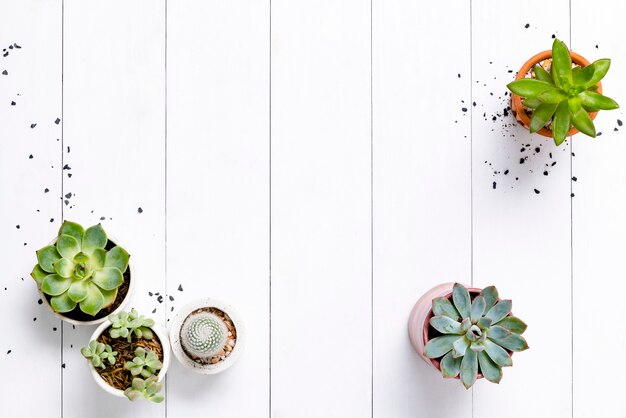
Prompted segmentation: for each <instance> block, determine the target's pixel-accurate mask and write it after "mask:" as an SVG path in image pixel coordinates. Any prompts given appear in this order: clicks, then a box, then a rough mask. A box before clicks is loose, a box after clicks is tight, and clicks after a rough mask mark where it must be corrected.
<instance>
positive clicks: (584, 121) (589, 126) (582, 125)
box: [572, 107, 596, 138]
mask: <svg viewBox="0 0 626 418" xmlns="http://www.w3.org/2000/svg"><path fill="white" fill-rule="evenodd" d="M572 124H573V125H574V127H575V128H576V129H578V130H579V131H580V132H582V133H584V134H585V135H589V136H590V137H592V138H595V137H596V127H595V126H594V125H593V121H592V120H591V117H589V113H587V111H586V110H585V109H583V108H582V107H581V108H580V109H578V111H576V112H575V113H572Z"/></svg>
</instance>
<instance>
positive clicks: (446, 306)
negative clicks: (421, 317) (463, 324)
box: [433, 298, 461, 321]
mask: <svg viewBox="0 0 626 418" xmlns="http://www.w3.org/2000/svg"><path fill="white" fill-rule="evenodd" d="M433 313H434V314H435V315H437V316H444V315H445V316H447V317H450V318H452V319H454V320H455V321H458V320H459V319H461V315H459V312H458V311H457V310H456V308H455V307H454V305H452V303H451V302H450V301H449V300H448V299H447V298H435V299H433Z"/></svg>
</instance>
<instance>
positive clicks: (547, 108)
mask: <svg viewBox="0 0 626 418" xmlns="http://www.w3.org/2000/svg"><path fill="white" fill-rule="evenodd" d="M557 106H558V105H557V104H555V103H543V104H541V105H540V106H539V107H537V109H535V111H534V112H533V115H532V117H531V118H530V133H535V132H537V131H538V130H540V129H541V128H543V127H545V126H546V123H548V121H549V120H551V119H552V116H553V115H554V112H555V111H556V107H557Z"/></svg>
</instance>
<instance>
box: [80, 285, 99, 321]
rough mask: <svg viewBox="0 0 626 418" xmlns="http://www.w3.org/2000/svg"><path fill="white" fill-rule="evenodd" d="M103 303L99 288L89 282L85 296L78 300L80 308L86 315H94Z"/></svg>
mask: <svg viewBox="0 0 626 418" xmlns="http://www.w3.org/2000/svg"><path fill="white" fill-rule="evenodd" d="M103 304H104V298H103V297H102V293H101V292H100V289H98V286H96V285H94V284H93V283H90V284H89V286H88V289H87V297H86V298H85V300H83V301H82V302H80V310H81V311H83V312H85V313H86V314H87V315H91V316H95V315H96V314H97V313H98V312H100V309H102V305H103Z"/></svg>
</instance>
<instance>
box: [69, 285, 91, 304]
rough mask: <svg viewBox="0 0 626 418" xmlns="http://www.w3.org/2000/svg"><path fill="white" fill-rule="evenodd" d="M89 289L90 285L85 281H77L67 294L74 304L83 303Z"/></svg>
mask: <svg viewBox="0 0 626 418" xmlns="http://www.w3.org/2000/svg"><path fill="white" fill-rule="evenodd" d="M88 288H89V285H88V283H87V282H86V281H85V280H80V281H76V282H74V283H72V285H71V286H70V288H69V290H68V292H67V294H68V295H69V297H70V299H72V300H73V301H74V302H82V301H83V300H85V298H86V297H87V290H88Z"/></svg>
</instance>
